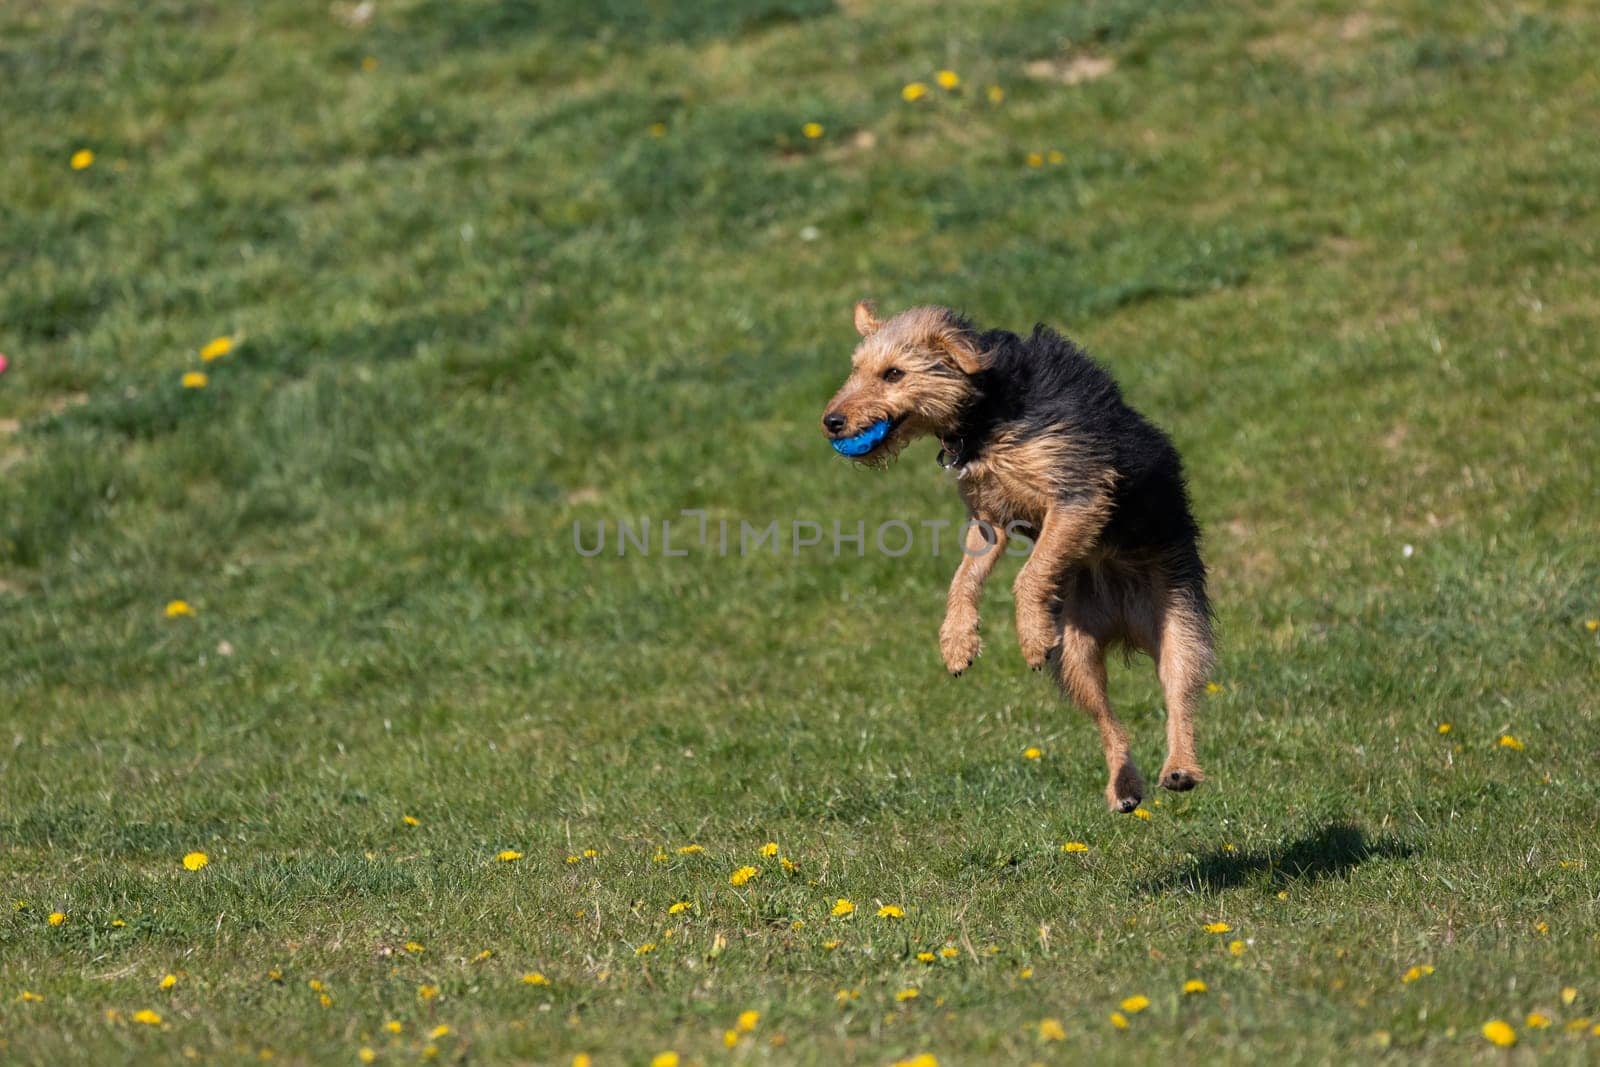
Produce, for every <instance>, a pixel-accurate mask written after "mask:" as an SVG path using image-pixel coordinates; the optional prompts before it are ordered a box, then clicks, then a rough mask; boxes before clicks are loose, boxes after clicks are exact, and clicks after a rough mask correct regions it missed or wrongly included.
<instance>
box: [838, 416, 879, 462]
mask: <svg viewBox="0 0 1600 1067" xmlns="http://www.w3.org/2000/svg"><path fill="white" fill-rule="evenodd" d="M887 436H889V420H888V419H879V420H878V421H877V422H875V423H873V424H872V425H871V426H868V427H867V428H866V429H865V430H862V431H861V432H860V433H858V434H856V435H855V436H853V437H841V438H839V439H838V440H836V441H834V442H833V450H834V451H835V452H837V453H839V454H840V455H841V456H864V455H866V454H867V453H868V452H871V451H872V450H873V449H874V448H877V447H878V442H880V441H882V440H883V439H884V438H885V437H887Z"/></svg>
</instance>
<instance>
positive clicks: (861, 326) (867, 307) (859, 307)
mask: <svg viewBox="0 0 1600 1067" xmlns="http://www.w3.org/2000/svg"><path fill="white" fill-rule="evenodd" d="M876 312H877V308H875V307H873V306H872V301H870V300H857V301H856V333H859V334H860V335H861V336H862V337H871V336H872V335H873V334H875V333H877V332H878V327H879V326H882V325H883V323H881V322H879V321H878V316H877V314H876Z"/></svg>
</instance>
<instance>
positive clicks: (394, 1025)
mask: <svg viewBox="0 0 1600 1067" xmlns="http://www.w3.org/2000/svg"><path fill="white" fill-rule="evenodd" d="M383 1028H384V1029H385V1030H387V1031H389V1032H390V1033H391V1034H398V1033H402V1032H404V1030H405V1024H404V1023H402V1022H401V1021H400V1020H399V1019H390V1020H389V1021H388V1022H386V1023H384V1024H383Z"/></svg>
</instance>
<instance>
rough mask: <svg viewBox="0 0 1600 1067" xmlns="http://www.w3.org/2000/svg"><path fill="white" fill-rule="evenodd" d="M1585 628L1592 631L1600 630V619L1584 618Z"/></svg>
mask: <svg viewBox="0 0 1600 1067" xmlns="http://www.w3.org/2000/svg"><path fill="white" fill-rule="evenodd" d="M1583 628H1584V629H1585V630H1588V631H1589V632H1590V633H1594V632H1595V631H1596V630H1600V619H1584V620H1583Z"/></svg>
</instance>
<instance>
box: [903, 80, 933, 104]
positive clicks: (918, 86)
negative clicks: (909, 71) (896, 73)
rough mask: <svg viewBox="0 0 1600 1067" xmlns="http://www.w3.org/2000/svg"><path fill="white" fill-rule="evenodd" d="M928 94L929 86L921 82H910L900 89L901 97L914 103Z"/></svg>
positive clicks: (907, 101) (909, 102)
mask: <svg viewBox="0 0 1600 1067" xmlns="http://www.w3.org/2000/svg"><path fill="white" fill-rule="evenodd" d="M927 95H928V87H927V86H926V85H924V84H922V83H921V82H910V83H909V84H907V85H906V87H905V88H904V89H901V90H900V99H902V100H904V101H905V102H906V103H908V104H914V103H916V102H917V101H918V100H921V99H922V98H923V97H925V96H927Z"/></svg>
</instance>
